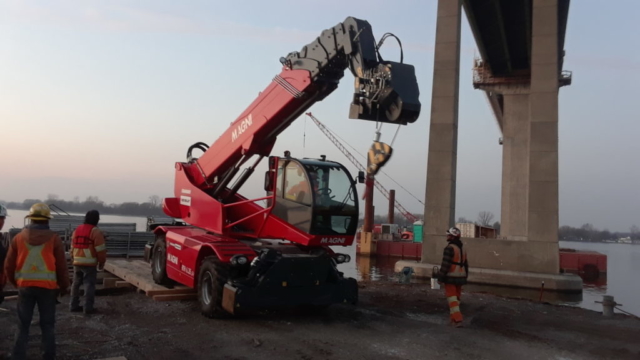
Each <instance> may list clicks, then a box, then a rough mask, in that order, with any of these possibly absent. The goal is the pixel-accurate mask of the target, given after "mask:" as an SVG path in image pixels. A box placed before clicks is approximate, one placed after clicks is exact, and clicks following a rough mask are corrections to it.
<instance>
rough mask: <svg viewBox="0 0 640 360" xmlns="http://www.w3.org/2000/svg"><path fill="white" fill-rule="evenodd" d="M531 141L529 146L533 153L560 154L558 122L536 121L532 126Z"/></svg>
mask: <svg viewBox="0 0 640 360" xmlns="http://www.w3.org/2000/svg"><path fill="white" fill-rule="evenodd" d="M530 131H531V140H530V142H529V144H530V145H529V146H530V148H531V151H532V152H535V151H553V152H558V122H557V121H544V122H542V121H535V122H531V125H530Z"/></svg>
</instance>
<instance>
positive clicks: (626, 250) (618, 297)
mask: <svg viewBox="0 0 640 360" xmlns="http://www.w3.org/2000/svg"><path fill="white" fill-rule="evenodd" d="M26 214H27V211H24V210H9V217H8V218H7V219H6V220H5V225H4V228H3V230H2V231H9V228H11V227H16V228H21V227H22V226H23V225H24V216H25V215H26ZM54 215H55V214H54ZM100 218H101V219H100V221H101V222H110V223H112V222H121V223H132V222H135V223H136V226H137V230H138V231H144V230H145V228H146V223H147V219H146V218H143V217H134V216H117V215H100ZM560 247H562V248H572V249H578V250H592V251H597V252H600V253H602V254H605V255H607V267H608V268H607V276H606V277H600V278H599V279H597V280H596V281H592V282H585V283H584V291H583V292H582V294H578V295H559V294H557V293H552V292H548V291H547V292H543V294H542V300H543V301H547V302H550V303H554V304H564V305H570V306H579V307H582V308H585V309H591V310H595V311H602V305H601V304H597V303H595V301H601V300H602V295H613V296H614V297H615V301H616V302H618V303H620V304H622V306H621V308H622V309H623V310H625V311H628V312H630V313H633V314H636V315H639V316H640V280H638V278H637V277H636V276H640V245H633V244H610V243H582V242H567V241H561V242H560ZM334 250H335V251H336V252H342V253H345V254H349V255H350V256H351V258H352V259H353V260H352V261H351V262H350V263H347V264H341V265H340V266H339V267H340V270H341V271H343V272H344V273H345V276H349V277H354V278H356V279H358V280H363V279H365V280H370V281H397V278H396V275H395V273H394V265H395V263H396V261H398V260H400V259H399V258H394V257H381V256H379V257H364V256H357V255H356V250H355V246H349V247H346V248H344V247H334ZM470 262H471V259H470ZM471 265H472V266H473V263H472V264H471ZM414 282H420V281H419V280H414ZM465 291H470V292H488V293H494V294H497V295H502V296H509V297H521V298H527V299H533V300H539V299H540V291H539V290H520V289H509V288H502V287H489V286H477V285H467V286H465Z"/></svg>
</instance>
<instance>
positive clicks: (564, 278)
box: [394, 260, 582, 293]
mask: <svg viewBox="0 0 640 360" xmlns="http://www.w3.org/2000/svg"><path fill="white" fill-rule="evenodd" d="M405 266H408V267H411V268H413V271H414V275H413V276H414V277H416V278H423V279H427V278H430V277H431V272H432V269H433V267H434V266H439V262H426V263H421V262H417V261H411V260H400V261H398V262H397V263H396V265H395V268H394V270H395V271H396V272H399V271H400V270H402V269H403V268H404V267H405ZM468 281H469V282H470V283H472V284H480V285H498V286H507V287H513V288H524V289H540V287H541V284H542V282H543V281H544V288H545V291H557V292H562V293H581V292H582V279H581V278H580V277H579V276H578V275H575V274H540V273H531V272H525V271H509V270H494V269H476V268H471V269H470V271H469V278H468Z"/></svg>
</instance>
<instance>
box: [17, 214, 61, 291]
mask: <svg viewBox="0 0 640 360" xmlns="http://www.w3.org/2000/svg"><path fill="white" fill-rule="evenodd" d="M18 237H22V238H23V239H24V240H25V242H26V243H27V244H29V245H34V246H38V245H42V244H44V243H46V242H47V241H53V242H54V243H53V252H54V256H55V259H56V278H57V282H58V287H59V288H60V289H61V290H66V289H68V288H69V272H68V270H67V260H66V258H65V256H64V247H63V245H62V240H60V237H59V236H58V234H56V233H55V232H53V231H51V230H49V226H48V225H40V224H31V225H27V226H25V228H24V229H23V230H22V231H21V232H20V233H19V234H18V235H16V236H15V237H14V238H13V240H12V241H11V245H9V252H8V253H7V258H6V259H5V262H4V272H5V275H6V277H7V280H8V281H9V282H10V283H11V284H13V286H15V287H18V285H17V284H16V279H15V274H16V270H17V269H16V266H17V258H18V246H17V245H16V239H17V238H18ZM52 239H53V240H52Z"/></svg>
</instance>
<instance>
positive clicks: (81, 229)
mask: <svg viewBox="0 0 640 360" xmlns="http://www.w3.org/2000/svg"><path fill="white" fill-rule="evenodd" d="M94 228H95V226H94V225H90V224H82V225H80V226H78V227H77V228H76V231H75V232H74V234H73V240H72V243H71V246H72V247H73V265H81V266H83V265H86V266H92V265H98V259H96V258H95V257H94V256H93V252H92V251H91V249H92V248H94V246H93V240H92V239H91V232H92V231H93V229H94ZM98 247H102V246H98ZM95 251H100V250H99V249H98V248H97V247H96V248H95Z"/></svg>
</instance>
